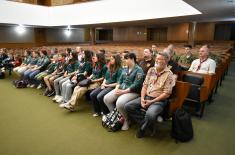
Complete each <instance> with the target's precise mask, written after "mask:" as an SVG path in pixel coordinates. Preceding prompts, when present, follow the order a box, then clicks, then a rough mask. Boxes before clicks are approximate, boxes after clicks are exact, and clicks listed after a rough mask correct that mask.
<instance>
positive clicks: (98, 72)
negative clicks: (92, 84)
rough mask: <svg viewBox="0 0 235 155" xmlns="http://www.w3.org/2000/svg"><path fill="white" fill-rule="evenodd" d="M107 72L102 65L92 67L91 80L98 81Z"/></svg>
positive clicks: (105, 67)
mask: <svg viewBox="0 0 235 155" xmlns="http://www.w3.org/2000/svg"><path fill="white" fill-rule="evenodd" d="M106 71H107V66H106V65H104V66H99V65H98V66H96V67H93V69H92V75H93V77H92V80H95V79H99V78H101V77H104V76H105V73H106Z"/></svg>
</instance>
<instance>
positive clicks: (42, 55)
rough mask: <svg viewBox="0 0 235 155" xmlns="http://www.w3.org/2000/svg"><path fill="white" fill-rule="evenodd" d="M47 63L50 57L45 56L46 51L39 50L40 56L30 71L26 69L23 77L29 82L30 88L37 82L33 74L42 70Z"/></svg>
mask: <svg viewBox="0 0 235 155" xmlns="http://www.w3.org/2000/svg"><path fill="white" fill-rule="evenodd" d="M48 64H50V59H49V58H48V56H47V51H46V50H41V51H40V58H39V60H38V61H37V64H36V65H35V66H34V67H33V68H32V69H30V71H27V74H25V77H26V78H27V79H28V82H29V84H31V85H30V87H31V88H33V87H35V86H36V84H37V80H35V79H34V78H35V76H36V75H37V74H39V73H40V72H42V71H44V70H45V69H46V67H47V66H48Z"/></svg>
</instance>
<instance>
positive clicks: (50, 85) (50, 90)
mask: <svg viewBox="0 0 235 155" xmlns="http://www.w3.org/2000/svg"><path fill="white" fill-rule="evenodd" d="M65 57H66V55H65V54H63V53H62V54H59V56H58V61H57V65H56V69H55V71H54V72H53V73H51V74H49V75H47V76H46V77H44V78H43V80H44V82H45V84H46V86H47V88H46V90H45V92H44V93H43V95H44V96H48V97H51V96H54V95H55V90H54V80H55V79H57V78H59V77H61V76H62V75H63V74H64V71H65V68H66V66H67V64H66V63H65Z"/></svg>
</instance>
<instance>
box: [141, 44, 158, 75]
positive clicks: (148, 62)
mask: <svg viewBox="0 0 235 155" xmlns="http://www.w3.org/2000/svg"><path fill="white" fill-rule="evenodd" d="M154 63H155V60H154V57H153V51H152V50H151V49H148V48H146V49H144V59H143V60H142V61H140V62H139V66H140V67H141V68H142V69H143V71H144V74H145V75H146V74H147V72H148V70H149V68H151V67H153V66H154Z"/></svg>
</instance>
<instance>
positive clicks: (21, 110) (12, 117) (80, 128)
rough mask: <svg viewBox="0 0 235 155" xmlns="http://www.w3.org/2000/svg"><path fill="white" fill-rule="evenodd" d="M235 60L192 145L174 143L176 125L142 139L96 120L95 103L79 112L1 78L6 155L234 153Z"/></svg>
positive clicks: (0, 124) (0, 148)
mask: <svg viewBox="0 0 235 155" xmlns="http://www.w3.org/2000/svg"><path fill="white" fill-rule="evenodd" d="M234 75H235V62H233V63H232V65H231V67H230V72H229V75H228V76H226V80H225V81H224V82H223V86H222V87H220V88H219V90H218V93H217V94H216V96H214V100H215V101H214V103H212V104H211V105H208V106H207V107H206V111H205V115H204V117H203V118H202V119H201V120H199V119H197V118H193V125H194V132H195V137H194V139H193V140H192V141H191V142H189V143H179V144H176V143H175V142H174V140H173V139H171V137H170V135H169V133H170V125H171V122H170V121H169V122H164V123H162V124H157V125H158V127H157V128H158V130H157V133H156V135H155V136H154V137H146V138H143V139H136V138H135V132H136V127H132V128H131V129H130V130H128V131H125V132H123V131H120V132H116V133H112V132H107V131H106V130H105V129H104V128H103V127H102V126H101V120H100V117H99V118H94V117H92V107H91V104H90V103H89V102H87V101H85V100H81V108H80V110H79V112H77V113H70V112H68V111H66V110H63V109H60V108H59V107H58V105H57V104H55V103H53V102H52V101H51V98H48V97H44V96H42V95H41V93H42V91H41V90H36V89H32V88H26V89H16V88H14V87H13V86H12V84H11V80H12V77H8V78H7V79H4V80H0V155H65V154H68V155H73V154H76V155H83V154H97V155H98V154H110V155H115V154H133V155H134V154H135V155H139V154H142V155H144V154H147V155H156V154H159V155H166V154H172V155H189V154H190V155H194V154H195V155H198V154H200V155H234V154H235V121H234V119H235V117H234V115H235V102H234V101H235V95H234V92H233V91H234V88H235V76H234Z"/></svg>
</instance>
